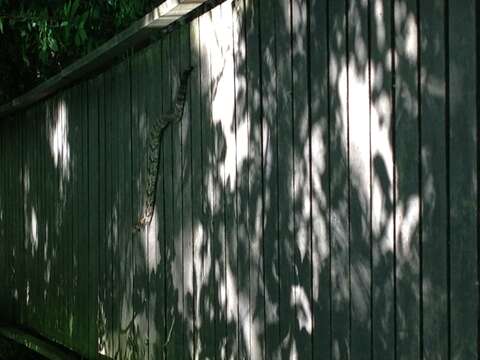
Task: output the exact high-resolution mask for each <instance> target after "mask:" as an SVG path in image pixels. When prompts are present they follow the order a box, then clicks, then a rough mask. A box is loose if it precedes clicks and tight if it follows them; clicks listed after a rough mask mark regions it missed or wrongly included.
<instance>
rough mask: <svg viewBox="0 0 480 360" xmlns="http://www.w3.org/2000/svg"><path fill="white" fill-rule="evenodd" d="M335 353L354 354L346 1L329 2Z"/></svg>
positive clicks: (330, 149)
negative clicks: (349, 208) (351, 349)
mask: <svg viewBox="0 0 480 360" xmlns="http://www.w3.org/2000/svg"><path fill="white" fill-rule="evenodd" d="M329 18H330V21H329V25H330V31H329V41H328V42H329V73H330V79H329V88H330V99H329V102H330V104H329V110H330V113H329V119H330V130H329V132H330V139H329V153H330V204H331V205H330V206H331V210H330V211H331V212H330V229H329V232H330V236H331V250H330V251H331V279H332V280H331V281H332V287H331V292H332V293H331V299H332V300H331V301H332V320H331V324H332V330H331V331H332V357H333V358H334V359H344V358H348V357H350V327H349V323H350V289H349V277H350V272H349V260H350V259H349V256H350V249H349V236H350V229H349V218H348V215H349V214H348V152H347V149H346V146H347V144H348V139H347V127H348V118H347V111H348V108H347V101H346V96H347V91H348V90H347V74H346V71H347V70H346V68H347V42H346V31H347V25H346V4H345V2H343V1H330V2H329Z"/></svg>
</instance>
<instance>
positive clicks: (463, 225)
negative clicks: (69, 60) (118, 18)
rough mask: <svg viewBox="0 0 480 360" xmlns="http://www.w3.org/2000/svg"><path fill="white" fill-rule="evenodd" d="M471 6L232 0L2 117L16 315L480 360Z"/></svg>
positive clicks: (284, 349) (160, 349)
mask: <svg viewBox="0 0 480 360" xmlns="http://www.w3.org/2000/svg"><path fill="white" fill-rule="evenodd" d="M477 7H478V6H477V4H476V2H475V1H474V0H461V1H453V0H450V1H449V0H432V1H420V0H346V1H337V0H309V1H301V0H291V1H290V0H261V1H259V0H237V1H233V2H232V1H231V0H229V1H225V2H224V3H222V4H221V5H219V6H216V7H215V8H214V9H212V10H211V11H209V12H207V13H205V14H203V15H201V16H200V17H198V18H196V19H194V20H192V21H191V22H189V23H188V24H183V25H181V26H179V27H177V28H176V29H175V31H173V32H171V33H169V34H168V35H165V36H164V37H162V38H161V39H160V40H159V41H158V42H156V43H154V44H153V45H151V46H149V47H147V48H145V49H143V50H141V51H139V52H137V53H135V54H130V55H129V56H127V57H126V58H125V59H124V60H123V61H121V62H120V63H119V64H117V65H115V66H112V67H111V68H109V69H107V70H106V71H105V72H103V73H101V74H99V75H97V76H95V77H93V78H89V79H85V80H84V81H81V82H80V83H78V84H77V85H75V86H73V87H71V88H68V89H66V90H63V91H61V92H59V93H57V94H56V95H54V96H52V97H50V98H48V99H47V100H45V101H42V102H40V103H37V104H36V105H34V106H32V107H31V108H29V109H28V110H26V111H24V112H19V113H16V114H15V115H13V116H11V117H10V118H9V119H3V120H2V121H1V122H0V163H1V164H2V172H1V173H0V274H2V275H1V276H0V291H1V293H0V318H1V319H3V320H4V321H10V322H13V323H18V324H23V325H25V326H28V327H30V328H33V329H35V330H36V331H38V332H40V333H41V334H43V335H45V336H47V337H48V338H51V339H53V340H55V341H58V342H60V343H62V344H64V345H66V346H68V347H70V348H72V349H75V350H77V351H79V352H81V353H82V354H84V355H85V356H88V357H89V358H94V357H95V354H96V353H97V352H100V353H102V354H106V355H108V356H110V357H112V358H118V359H145V358H148V359H159V358H163V357H165V358H169V359H180V358H202V359H203V358H251V359H259V358H269V359H270V358H282V359H283V358H299V359H307V358H312V359H330V358H332V359H348V358H351V359H370V358H375V359H394V358H395V359H419V358H422V359H423V358H425V359H448V358H451V359H476V358H478V323H479V311H478V304H479V288H478V229H479V214H478V204H479V197H478V161H479V156H478V134H479V130H478V129H479V127H478V107H477V103H478V96H479V95H478V94H479V93H478V90H477V83H478V66H477V59H478V57H477V51H478V49H477V40H478V39H477V31H478V30H477V28H478V25H477V23H476V20H477V16H476V14H477V13H478V9H477ZM189 65H193V66H194V67H195V68H194V72H193V74H192V77H191V81H190V86H189V95H188V100H187V105H186V111H185V114H184V118H183V120H182V121H181V122H179V123H176V124H174V125H173V126H170V127H168V128H167V129H166V131H165V132H164V134H163V138H162V147H161V170H160V177H159V182H158V188H157V190H158V191H157V206H156V209H155V216H154V219H153V221H152V224H151V225H150V226H149V228H148V229H147V230H146V231H145V232H143V233H140V234H132V231H131V230H132V225H133V224H134V223H135V222H136V221H137V220H138V217H139V215H140V213H141V211H142V206H143V200H144V186H145V169H146V157H147V156H146V155H147V136H148V132H149V127H150V126H151V124H152V122H153V121H154V120H155V119H156V118H157V117H158V116H160V115H161V114H163V113H166V112H167V111H168V110H169V109H170V108H171V106H172V99H173V98H174V96H175V92H176V88H177V86H178V81H179V76H178V75H179V73H180V72H181V71H182V70H183V69H185V68H186V67H188V66H189Z"/></svg>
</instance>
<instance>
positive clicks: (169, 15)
mask: <svg viewBox="0 0 480 360" xmlns="http://www.w3.org/2000/svg"><path fill="white" fill-rule="evenodd" d="M206 2H208V0H165V1H164V2H163V3H162V4H160V5H159V6H158V7H156V8H155V9H154V10H153V11H151V12H150V13H148V14H147V15H145V16H144V17H143V18H141V19H140V20H137V21H136V22H134V23H133V24H132V25H131V26H130V27H128V28H127V29H125V30H124V31H122V32H121V33H119V34H117V35H115V36H114V37H113V38H111V39H110V40H108V41H107V42H105V43H104V44H103V45H101V46H99V47H98V48H97V49H95V50H94V51H92V52H90V53H89V54H87V55H85V56H84V57H82V58H80V59H79V60H77V61H75V62H74V63H72V64H71V65H69V66H67V67H66V68H65V69H64V70H62V71H61V72H60V73H58V74H57V75H55V76H53V77H51V78H50V79H48V80H46V81H45V82H43V83H41V84H40V85H38V86H37V87H35V88H33V89H32V90H30V91H28V92H27V93H25V94H23V95H21V96H19V97H17V98H15V99H13V100H12V101H10V102H8V103H6V104H4V105H2V106H0V119H1V118H4V117H6V116H8V115H11V114H12V113H14V112H16V111H18V110H21V109H24V108H26V107H28V106H30V105H33V104H34V103H36V102H38V101H40V100H43V99H45V98H46V97H48V96H50V95H52V94H54V93H55V92H57V91H59V90H60V89H63V88H65V87H66V86H68V85H70V84H72V83H73V82H74V81H77V80H79V79H81V78H82V77H85V76H87V75H89V74H91V73H92V72H94V71H95V70H97V69H99V68H101V67H103V66H105V65H106V64H108V63H109V62H110V61H112V60H113V59H115V58H116V57H117V56H119V55H120V54H122V53H124V52H125V51H126V50H128V49H130V48H132V47H133V46H135V45H137V44H139V43H141V42H142V41H144V40H145V39H147V38H148V36H150V35H151V34H152V32H154V31H158V30H161V29H164V28H166V27H168V26H170V25H172V24H173V23H175V22H176V21H178V20H180V19H181V18H183V17H184V16H186V15H187V14H189V13H191V12H192V11H193V10H195V9H196V8H198V7H199V6H200V5H202V4H204V3H206Z"/></svg>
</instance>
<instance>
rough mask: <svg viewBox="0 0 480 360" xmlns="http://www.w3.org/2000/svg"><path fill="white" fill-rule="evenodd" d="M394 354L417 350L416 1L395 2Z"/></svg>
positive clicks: (409, 356) (413, 353) (410, 355)
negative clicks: (395, 345)
mask: <svg viewBox="0 0 480 360" xmlns="http://www.w3.org/2000/svg"><path fill="white" fill-rule="evenodd" d="M394 12H395V14H394V21H395V53H396V54H397V56H396V58H395V69H394V71H395V95H394V96H395V108H394V112H395V119H394V120H395V123H394V124H395V125H394V126H395V128H394V132H395V141H394V142H395V148H394V152H395V170H396V174H395V180H396V181H395V184H394V186H395V192H396V193H395V200H396V202H395V216H396V218H395V255H396V256H395V289H396V298H395V302H396V311H395V312H396V315H395V316H396V319H395V323H396V344H397V347H396V349H395V350H396V355H397V358H398V359H413V358H418V357H419V351H420V313H419V309H420V291H421V290H420V287H419V286H420V243H419V240H420V237H419V231H420V229H419V226H420V207H419V206H420V199H419V196H420V193H419V185H420V184H419V161H420V158H419V153H420V149H419V146H420V145H419V133H418V129H419V108H418V107H419V104H418V81H417V80H418V71H419V69H418V56H419V54H417V48H418V24H417V1H416V0H410V1H407V2H400V1H398V0H395V4H394Z"/></svg>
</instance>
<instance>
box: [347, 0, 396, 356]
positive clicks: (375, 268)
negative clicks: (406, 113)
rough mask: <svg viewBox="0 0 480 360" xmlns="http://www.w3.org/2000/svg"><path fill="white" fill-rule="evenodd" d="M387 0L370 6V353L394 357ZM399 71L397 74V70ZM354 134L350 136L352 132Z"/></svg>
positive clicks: (389, 11) (389, 15)
mask: <svg viewBox="0 0 480 360" xmlns="http://www.w3.org/2000/svg"><path fill="white" fill-rule="evenodd" d="M392 5H393V3H392V1H391V0H381V1H375V2H372V3H371V4H370V7H369V25H368V26H369V29H370V33H369V44H370V45H369V47H370V49H369V52H370V62H369V67H370V79H369V87H370V91H369V93H370V121H371V122H370V126H371V135H370V136H371V141H370V144H371V145H370V164H371V165H370V166H371V170H370V171H371V195H370V196H371V219H372V220H371V222H372V223H371V247H372V250H371V254H372V255H371V256H372V259H371V262H372V270H371V271H372V273H371V276H372V280H371V281H372V284H371V285H372V293H371V309H372V310H371V317H372V322H371V326H372V354H373V356H374V357H376V358H377V357H378V358H381V359H393V358H394V357H395V346H394V344H395V323H394V317H395V308H396V303H395V300H396V299H395V294H394V277H395V272H394V256H395V250H394V248H395V243H394V221H395V210H394V206H395V203H394V195H393V192H394V150H393V148H394V145H395V143H394V142H393V141H394V138H393V135H394V134H395V133H394V126H395V123H394V121H393V118H392V116H393V113H392V105H393V103H392V74H393V71H392V69H393V67H392V65H393V64H392V45H393V43H392V26H393V23H392V16H393V14H392ZM399 75H400V76H401V74H399ZM354 136H355V135H354Z"/></svg>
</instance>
